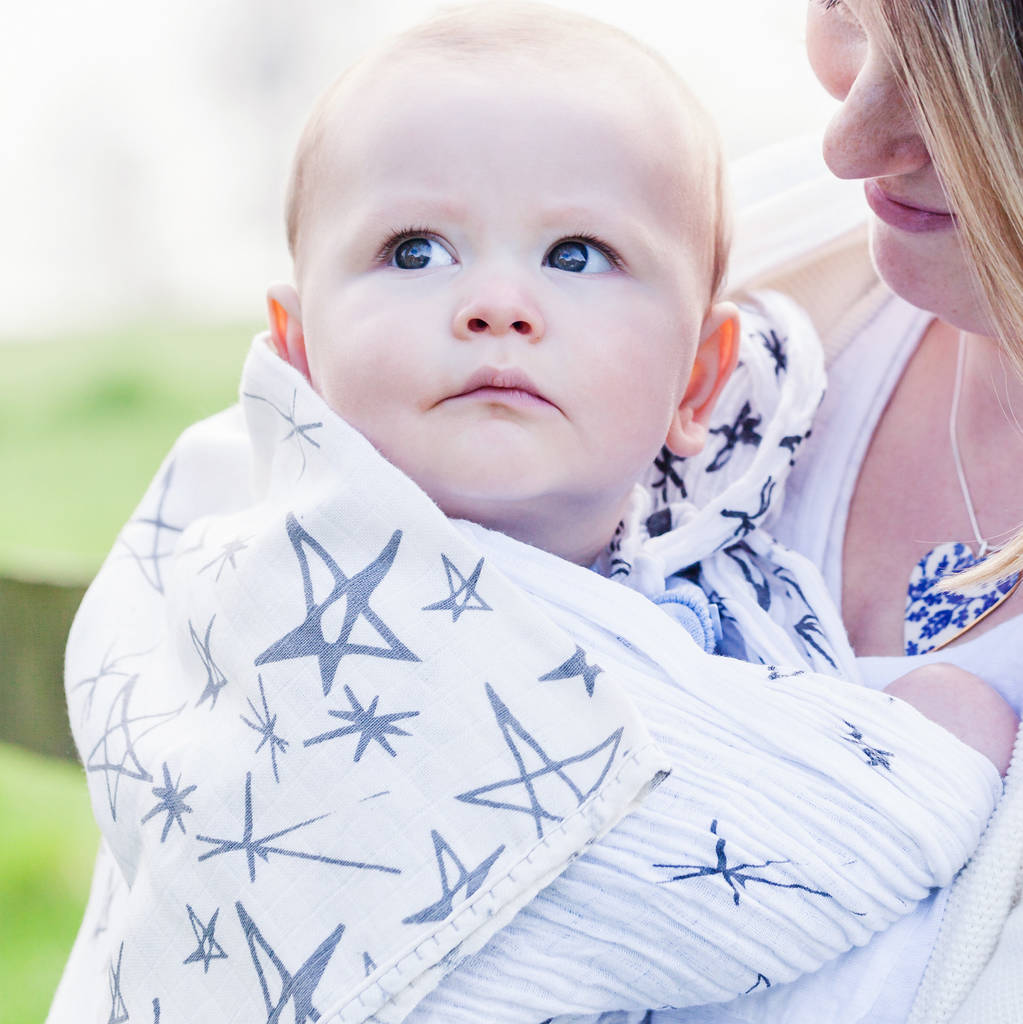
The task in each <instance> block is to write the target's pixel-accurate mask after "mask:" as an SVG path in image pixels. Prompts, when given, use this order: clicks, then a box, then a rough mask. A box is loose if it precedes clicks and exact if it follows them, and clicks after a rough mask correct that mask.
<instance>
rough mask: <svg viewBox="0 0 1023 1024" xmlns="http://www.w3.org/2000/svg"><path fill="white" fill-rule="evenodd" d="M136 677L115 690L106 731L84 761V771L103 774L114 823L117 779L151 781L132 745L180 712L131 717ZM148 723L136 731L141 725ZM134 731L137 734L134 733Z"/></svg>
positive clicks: (118, 783)
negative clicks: (130, 711)
mask: <svg viewBox="0 0 1023 1024" xmlns="http://www.w3.org/2000/svg"><path fill="white" fill-rule="evenodd" d="M137 682H138V676H132V677H131V678H130V679H128V681H127V682H126V683H125V684H124V685H123V686H122V687H121V688H120V690H118V691H117V694H116V696H115V697H114V699H113V701H112V703H111V705H110V709H109V711H108V712H107V721H106V729H105V731H104V732H103V734H102V735H101V736H100V737H99V739H98V740H97V741H96V744H95V745H94V746H93V748H92V750H90V751H89V756H88V757H87V758H86V759H85V770H86V771H87V772H103V774H104V778H105V780H106V789H107V802H108V803H109V805H110V816H111V818H112V819H113V820H114V821H117V795H118V792H119V790H120V787H121V779H134V780H135V781H136V782H152V781H153V776H152V775H151V774H150V773H149V770H148V769H147V768H146V767H145V766H144V765H143V764H142V762H141V761H140V760H139V757H138V753H137V752H136V750H135V744H136V743H137V742H138V741H139V740H140V739H142V737H143V736H145V735H146V734H147V733H150V732H152V731H153V730H154V729H157V728H159V727H160V726H161V725H165V724H166V723H167V722H168V721H169V720H170V719H172V718H175V717H176V716H177V715H179V714H180V713H181V711H182V710H183V708H184V706H185V705H184V704H182V705H181V707H179V708H176V709H175V710H173V711H156V712H153V713H151V714H148V715H134V716H133V715H131V714H130V713H129V706H130V704H131V697H132V693H133V692H134V689H135V684H136V683H137ZM143 722H146V723H148V724H147V725H146V726H145V727H144V728H139V727H140V726H141V723H143ZM136 728H138V732H135V731H134V730H135V729H136Z"/></svg>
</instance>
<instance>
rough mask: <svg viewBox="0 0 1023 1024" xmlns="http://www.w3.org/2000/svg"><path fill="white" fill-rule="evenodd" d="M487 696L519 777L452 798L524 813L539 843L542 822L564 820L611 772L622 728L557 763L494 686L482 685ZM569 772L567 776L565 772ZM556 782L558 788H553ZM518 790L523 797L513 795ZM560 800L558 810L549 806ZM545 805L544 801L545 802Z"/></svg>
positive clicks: (541, 833)
mask: <svg viewBox="0 0 1023 1024" xmlns="http://www.w3.org/2000/svg"><path fill="white" fill-rule="evenodd" d="M486 690H487V696H488V697H489V698H490V706H491V708H492V709H493V712H494V717H495V718H496V719H497V724H498V727H499V728H500V730H501V733H502V735H503V736H504V741H505V743H506V744H507V746H508V750H509V752H510V754H511V755H512V758H513V760H514V762H515V765H516V768H517V769H518V774H517V775H513V776H511V777H510V778H507V779H501V780H499V781H498V782H491V783H490V784H489V785H486V786H480V787H479V788H478V789H474V790H471V791H470V792H468V793H460V794H459V795H458V796H457V797H456V798H455V799H456V800H462V801H464V802H465V803H469V804H479V805H481V806H483V807H493V808H495V809H497V810H504V811H517V812H519V813H521V814H528V815H529V816H530V817H532V819H533V821H534V822H535V824H536V837H537V839H543V836H544V831H543V823H544V822H545V821H551V822H560V821H563V820H564V813H563V811H564V812H566V813H567V812H568V810H569V809H574V808H576V807H581V806H582V804H583V803H584V801H585V800H586V799H587V798H588V797H590V796H592V795H593V793H595V792H596V791H597V789H598V788H599V787H600V784H601V783H602V782H603V781H604V779H605V777H606V776H607V773H608V772H609V771H610V770H611V765H612V763H613V762H614V759H615V755H616V754H617V753H618V746H619V744H620V743H621V740H622V733H623V731H624V730H623V729H622V728H621V727H619V728H618V729H616V730H615V731H614V732H613V733H611V735H610V736H608V737H607V739H605V740H604V741H603V742H601V743H598V744H596V746H594V747H591V748H590V749H589V750H584V751H583V752H582V753H580V754H574V755H572V756H570V757H565V758H560V759H558V760H555V759H554V758H552V757H551V756H550V755H549V754H548V753H547V751H545V750H544V749H543V747H541V746H540V744H539V743H538V742H537V740H536V738H535V737H534V736H533V735H531V734H530V733H529V732H527V731H526V729H525V727H524V726H523V725H522V723H521V722H520V721H519V720H518V719H517V718H516V717H515V716H514V715H513V714H512V713H511V710H510V709H509V707H508V705H507V704H505V703H504V701H503V700H501V698H500V697H498V695H497V693H496V692H495V691H494V689H493V687H492V686H491V685H490V684H489V683H487V684H486ZM527 763H533V764H536V763H539V765H540V767H538V768H534V769H532V770H527V769H526V764H527ZM581 765H586V766H587V769H588V773H589V776H590V778H591V779H592V782H591V784H590V785H589V786H585V785H580V784H579V783H578V782H577V781H576V780H577V779H578V778H580V776H581V774H582V773H581V771H580V768H579V766H581ZM569 768H571V769H572V771H571V772H569V771H567V769H569ZM540 780H543V782H542V783H541V787H540V788H542V789H543V794H544V797H543V799H541V794H540V793H539V792H538V786H537V782H538V781H540ZM555 780H557V781H558V782H560V783H561V787H560V789H559V787H556V786H553V785H552V783H553V782H554V781H555ZM517 790H521V795H518V794H516V791H517ZM504 791H511V792H512V794H515V795H518V802H512V801H511V800H509V799H494V797H495V796H496V795H497V794H499V793H502V792H504ZM552 799H553V800H559V801H560V805H559V806H553V805H552V803H551V801H552ZM545 801H546V802H545Z"/></svg>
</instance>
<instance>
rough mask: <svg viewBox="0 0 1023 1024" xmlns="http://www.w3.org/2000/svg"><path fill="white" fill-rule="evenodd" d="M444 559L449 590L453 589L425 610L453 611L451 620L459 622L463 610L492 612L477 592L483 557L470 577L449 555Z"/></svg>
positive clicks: (443, 557) (443, 555) (443, 556)
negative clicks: (467, 576)
mask: <svg viewBox="0 0 1023 1024" xmlns="http://www.w3.org/2000/svg"><path fill="white" fill-rule="evenodd" d="M440 557H441V558H442V559H443V561H444V573H445V575H446V576H447V579H448V590H450V591H451V593H450V594H448V596H447V597H445V598H443V599H442V600H440V601H436V602H434V603H433V604H428V605H426V606H425V607H424V608H423V611H424V612H441V611H446V612H451V621H452V622H457V621H458V620H459V618H460V617H461V615H462V612H490V611H493V608H491V607H490V605H489V604H487V602H486V601H484V600H483V598H482V597H480V595H479V594H477V593H476V585H477V584H478V583H479V581H480V573H481V572H482V571H483V562H484V560H483V559H482V558H481V559H480V560H479V561H478V562H477V563H476V568H475V569H473V571H472V572H471V573H470V574H469V578H468V579H466V577H465V576H463V575H462V574H461V572H460V571H459V570H458V568H457V567H456V566H455V563H454V562H452V561H451V559H450V558H448V556H447V555H445V554H442V555H441V556H440Z"/></svg>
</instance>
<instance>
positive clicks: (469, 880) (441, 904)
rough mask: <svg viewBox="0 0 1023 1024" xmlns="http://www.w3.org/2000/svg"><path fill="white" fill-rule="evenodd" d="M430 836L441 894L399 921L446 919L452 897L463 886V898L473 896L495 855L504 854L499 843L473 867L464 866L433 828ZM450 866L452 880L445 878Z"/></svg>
mask: <svg viewBox="0 0 1023 1024" xmlns="http://www.w3.org/2000/svg"><path fill="white" fill-rule="evenodd" d="M430 835H431V837H432V839H433V853H434V856H435V857H436V858H437V870H438V871H439V872H440V885H441V897H440V899H439V900H437V902H436V903H432V904H430V906H428V907H424V908H423V909H422V910H420V911H418V912H417V913H415V914H412V915H410V916H409V917H406V918H405V919H404V920H403V921H402V922H401V923H402V924H425V923H426V922H435V921H445V920H447V918H449V917H450V916H451V914H452V912H453V911H454V909H455V897H456V896H457V895H458V894H459V892H461V891H462V890H463V889H464V890H465V898H466V899H468V898H469V897H470V896H472V895H473V894H474V893H475V892H476V891H477V890H478V889H479V887H480V886H481V885H482V884H483V883H484V882H485V881H486V879H487V875H488V874H490V869H491V868H492V867H493V866H494V863H495V862H496V860H497V858H498V857H500V856H501V854H502V853H504V845H503V844H502V845H501V846H499V847H498V848H497V849H496V850H494V851H493V852H492V853H491V854H490V855H489V856H487V857H485V858H484V859H483V860H482V861H480V863H479V864H477V865H476V867H474V868H471V869H467V868H466V866H465V865H464V864H463V863H462V862H461V860H459V858H458V856H457V855H456V854H455V851H454V850H452V849H451V847H450V845H449V844H448V841H447V840H446V839H445V838H444V837H443V836H442V835H441V834H440V833H439V832H438V831H437V830H436V829H434V830H433V831H432V832H431V833H430ZM449 865H450V866H451V867H452V868H453V869H454V875H455V877H454V881H452V879H451V878H449V877H448V866H449Z"/></svg>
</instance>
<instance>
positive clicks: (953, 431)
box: [948, 331, 998, 562]
mask: <svg viewBox="0 0 1023 1024" xmlns="http://www.w3.org/2000/svg"><path fill="white" fill-rule="evenodd" d="M965 364H966V334H965V332H964V331H960V332H959V350H958V353H957V355H956V376H955V384H954V386H953V388H952V404H951V406H950V407H949V410H948V441H949V445H950V446H951V448H952V461H953V462H955V465H956V476H957V477H958V478H959V490H960V491H961V492H962V495H963V504H964V505H965V506H966V514H967V515H968V516H969V517H970V526H971V527H972V529H973V536H974V537H975V538H976V541H977V561H978V562H981V561H983V560H984V558H985V556H986V555H987V554H988V553H989V552H991V551H997V550H998V548H996V547H992V546H991V544H989V543H988V540H987V538H986V537H984V536H983V535H982V534H981V532H980V524H979V523H978V522H977V512H976V510H975V509H974V507H973V498H972V497H971V495H970V485H969V484H968V483H967V482H966V471H965V470H964V469H963V457H962V455H960V453H959V398H960V395H961V394H962V391H963V366H965Z"/></svg>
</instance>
